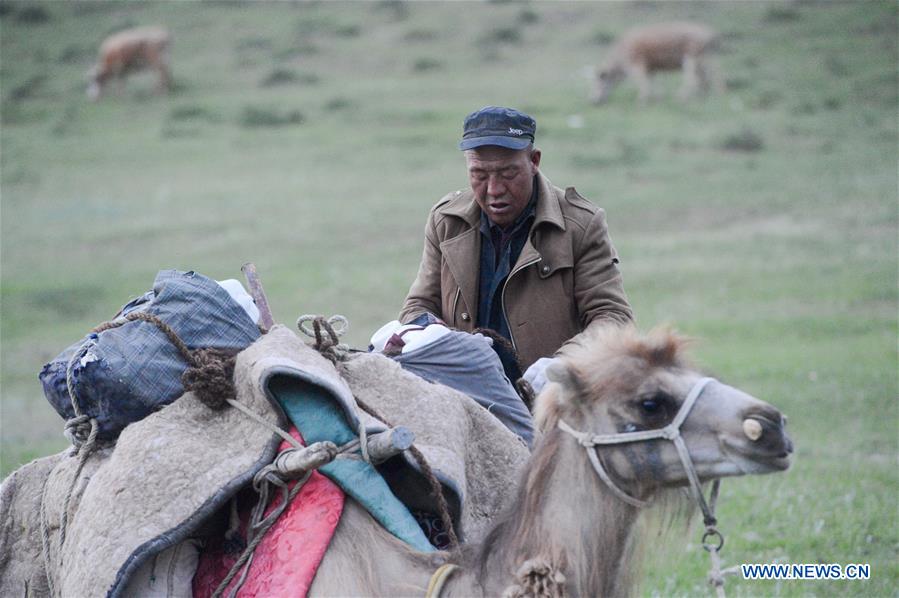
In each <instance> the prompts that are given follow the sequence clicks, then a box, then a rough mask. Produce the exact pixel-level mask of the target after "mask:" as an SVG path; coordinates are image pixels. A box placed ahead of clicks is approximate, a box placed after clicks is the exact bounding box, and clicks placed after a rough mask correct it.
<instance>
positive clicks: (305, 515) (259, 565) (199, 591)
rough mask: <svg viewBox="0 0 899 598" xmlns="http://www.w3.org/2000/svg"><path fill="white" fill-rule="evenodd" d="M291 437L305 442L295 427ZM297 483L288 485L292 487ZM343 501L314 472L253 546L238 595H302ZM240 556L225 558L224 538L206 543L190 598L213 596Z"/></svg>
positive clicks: (243, 525)
mask: <svg viewBox="0 0 899 598" xmlns="http://www.w3.org/2000/svg"><path fill="white" fill-rule="evenodd" d="M290 433H291V435H292V436H293V437H294V438H297V439H298V440H299V441H300V442H303V438H302V436H301V435H300V433H299V432H297V430H296V428H291V430H290ZM303 443H304V442H303ZM304 444H305V443H304ZM287 448H290V445H289V444H288V443H287V442H286V441H285V442H283V443H282V444H281V446H280V448H279V450H281V451H283V450H285V449H287ZM295 484H296V482H292V483H291V484H290V487H291V488H293V486H294V485H295ZM275 496H276V498H275V499H274V500H273V503H272V506H270V507H269V509H268V510H267V511H266V515H268V514H269V513H270V512H271V511H272V510H273V509H274V508H275V506H276V505H278V504H280V502H281V494H280V493H277V494H276V495H275ZM343 503H344V494H343V492H342V491H341V490H340V488H338V487H337V485H335V484H334V482H332V481H331V480H329V479H328V478H326V477H325V476H323V475H322V474H320V473H318V472H317V471H315V472H312V475H311V476H310V478H309V480H308V481H307V482H306V485H305V486H304V487H303V489H302V490H300V492H299V494H297V496H296V497H295V498H294V499H293V501H292V502H291V503H290V505H288V507H287V509H286V510H285V511H284V513H282V514H281V517H279V518H278V520H277V521H276V522H275V524H274V525H273V526H272V528H271V529H270V530H269V531H268V533H266V534H265V537H264V538H263V539H262V541H261V542H260V543H259V546H257V547H256V552H255V554H254V555H253V562H252V564H251V565H250V570H249V572H248V574H247V579H246V581H245V582H244V584H243V585H242V586H241V588H240V591H239V592H238V593H237V595H238V596H245V597H249V596H278V597H283V598H292V597H297V598H301V597H305V596H306V593H307V592H308V591H309V586H311V585H312V580H313V579H315V572H316V570H318V565H319V563H321V560H322V558H323V557H324V556H325V551H326V550H327V549H328V544H329V543H330V542H331V537H332V536H333V535H334V530H335V528H336V527H337V523H338V521H340V515H341V513H342V512H343ZM249 516H250V509H246V510H245V511H244V512H242V513H241V514H240V518H241V535H242V537H243V538H246V528H247V522H248V520H249ZM239 557H240V553H239V552H238V553H235V554H228V553H226V552H225V551H224V548H223V540H222V539H220V540H218V541H217V542H216V543H215V544H214V545H207V547H206V549H205V550H204V551H203V552H202V554H201V555H200V564H199V566H198V567H197V572H196V575H194V580H193V595H194V597H195V598H208V597H209V596H212V593H213V592H214V591H215V589H216V588H217V587H218V585H219V583H221V581H222V580H223V579H225V576H226V575H227V574H228V571H229V570H230V569H231V566H232V565H233V564H234V563H235V562H236V561H237V559H238V558H239ZM239 577H240V575H239V574H238V575H237V576H235V579H234V580H233V581H232V582H231V584H230V585H229V586H228V588H227V589H226V590H225V592H224V594H223V595H225V596H228V595H229V593H230V591H231V588H232V587H233V586H234V584H236V583H237V579H239Z"/></svg>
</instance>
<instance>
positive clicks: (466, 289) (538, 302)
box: [399, 174, 633, 369]
mask: <svg viewBox="0 0 899 598" xmlns="http://www.w3.org/2000/svg"><path fill="white" fill-rule="evenodd" d="M537 193H538V194H537V208H536V215H535V219H534V224H533V226H532V227H531V232H530V234H529V237H528V241H527V242H526V243H525V245H524V249H522V250H521V255H520V256H519V257H518V261H517V262H516V263H515V266H514V267H513V268H512V271H511V272H510V273H509V276H508V278H507V279H506V282H505V285H504V287H503V290H502V302H503V310H504V313H505V314H506V320H507V321H508V322H509V330H510V331H511V332H512V343H513V345H514V346H515V348H516V349H517V351H518V355H519V358H520V360H521V365H522V368H523V369H524V368H527V367H528V366H530V365H531V364H532V363H534V362H535V361H536V360H537V359H539V358H540V357H549V356H551V355H553V354H554V353H555V352H556V351H557V350H558V349H559V347H561V346H562V344H563V343H565V342H566V341H568V340H570V339H571V338H572V337H573V336H575V335H576V334H578V333H580V332H582V331H583V330H585V329H586V328H587V327H588V326H590V325H593V324H598V323H600V322H610V321H611V322H617V323H627V322H630V321H632V320H633V312H632V311H631V308H630V305H628V302H627V296H626V295H625V294H624V288H623V287H622V284H621V273H620V272H619V271H618V266H617V263H618V254H617V252H616V251H615V248H614V247H613V246H612V242H611V240H610V239H609V234H608V230H607V228H606V222H605V212H604V211H603V210H602V209H600V208H598V207H596V206H595V205H593V204H592V203H590V202H589V201H587V200H586V199H584V198H583V197H581V196H580V195H578V193H577V191H575V189H574V187H569V188H568V189H566V190H565V191H563V190H561V189H559V188H558V187H554V186H553V185H552V183H550V182H549V180H548V179H547V178H545V177H544V176H543V175H542V174H540V175H538V191H537ZM480 218H481V210H480V208H479V207H478V204H477V203H476V202H475V200H474V195H473V194H472V192H471V190H467V191H456V192H455V193H450V194H449V195H447V196H445V197H444V198H443V199H441V200H440V201H439V202H438V203H437V205H435V206H434V207H433V208H432V209H431V213H430V215H429V216H428V222H427V224H426V225H425V244H424V252H423V253H422V258H421V265H420V266H419V268H418V276H417V277H416V279H415V281H414V282H413V283H412V287H411V288H410V289H409V294H408V295H407V296H406V300H405V302H404V303H403V309H402V311H401V312H400V315H399V320H400V321H401V322H408V321H409V320H411V319H413V318H415V317H416V316H418V315H420V314H422V313H423V312H429V313H431V314H434V315H435V316H437V317H439V318H441V319H442V320H443V321H445V322H446V323H447V324H448V325H450V326H453V327H456V328H459V329H460V330H467V331H471V330H473V329H474V326H475V322H476V321H477V309H478V276H479V272H478V270H479V264H480V251H481V233H480V230H479V227H480Z"/></svg>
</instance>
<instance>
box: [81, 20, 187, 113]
mask: <svg viewBox="0 0 899 598" xmlns="http://www.w3.org/2000/svg"><path fill="white" fill-rule="evenodd" d="M171 41H172V38H171V35H169V32H168V30H166V29H164V28H162V27H139V28H136V29H126V30H124V31H119V32H118V33H114V34H113V35H111V36H109V37H108V38H106V39H105V40H104V41H103V43H102V44H101V45H100V55H99V57H98V59H97V64H96V65H94V67H93V68H91V70H90V71H89V72H88V79H89V81H90V85H89V86H88V88H87V97H89V98H90V99H91V100H95V101H96V100H98V99H100V96H101V95H102V94H103V88H104V87H105V86H106V84H107V83H109V81H110V80H112V79H116V80H117V81H118V82H119V83H118V85H119V86H121V85H122V81H123V80H124V78H125V76H126V75H127V74H128V73H131V72H134V71H139V70H143V69H153V70H155V71H156V72H157V73H159V83H158V86H157V88H158V90H159V91H163V92H166V91H168V90H169V89H170V88H171V84H172V78H171V74H170V72H169V57H168V49H169V46H170V45H171Z"/></svg>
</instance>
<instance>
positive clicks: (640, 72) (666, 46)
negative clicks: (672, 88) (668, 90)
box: [591, 23, 721, 104]
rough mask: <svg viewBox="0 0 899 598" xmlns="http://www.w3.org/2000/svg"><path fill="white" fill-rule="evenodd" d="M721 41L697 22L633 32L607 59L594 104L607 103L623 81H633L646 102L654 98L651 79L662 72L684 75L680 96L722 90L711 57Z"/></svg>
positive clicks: (598, 73) (598, 74) (599, 74)
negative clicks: (714, 47) (612, 91)
mask: <svg viewBox="0 0 899 598" xmlns="http://www.w3.org/2000/svg"><path fill="white" fill-rule="evenodd" d="M716 40H717V34H716V33H715V32H714V31H712V30H711V29H709V28H708V27H706V26H704V25H699V24H696V23H659V24H657V25H650V26H647V27H639V28H636V29H631V30H630V31H628V32H627V33H625V34H624V35H623V36H621V39H619V40H618V42H616V43H615V46H614V47H613V48H612V52H611V54H610V55H609V57H608V59H607V60H606V62H605V64H604V65H603V66H602V67H601V68H599V69H598V70H597V71H596V78H595V81H594V87H593V93H592V95H591V98H592V100H593V102H594V103H597V104H599V103H602V102H604V101H606V99H607V98H608V96H609V93H610V92H611V90H612V88H614V87H615V86H616V85H617V84H618V83H619V82H621V81H622V80H624V79H625V78H629V79H631V80H632V81H633V82H634V84H635V85H636V86H637V89H638V100H639V101H640V103H645V102H646V101H647V100H649V99H650V98H651V97H652V80H651V77H652V76H653V75H654V74H655V73H657V72H659V71H676V70H680V71H683V73H684V81H683V85H682V86H681V89H680V91H679V92H678V96H679V97H680V98H681V99H686V98H688V97H690V96H692V95H693V94H694V93H696V90H697V89H702V90H703V91H708V90H709V89H710V88H712V87H714V88H715V89H716V90H719V91H720V89H721V83H720V79H719V77H718V74H717V72H716V71H717V69H716V68H714V67H713V65H712V60H711V58H710V57H709V56H708V53H709V50H711V49H712V48H713V46H714V44H715V42H716Z"/></svg>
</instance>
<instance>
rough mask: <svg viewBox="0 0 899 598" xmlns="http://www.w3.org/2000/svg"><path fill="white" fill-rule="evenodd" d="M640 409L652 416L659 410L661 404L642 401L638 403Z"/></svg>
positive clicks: (652, 400) (647, 400) (646, 400)
mask: <svg viewBox="0 0 899 598" xmlns="http://www.w3.org/2000/svg"><path fill="white" fill-rule="evenodd" d="M640 407H641V408H642V409H643V412H644V413H648V414H650V415H652V414H654V413H658V411H659V409H660V408H661V404H659V402H658V401H656V400H655V399H644V400H643V401H642V402H641V403H640Z"/></svg>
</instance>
